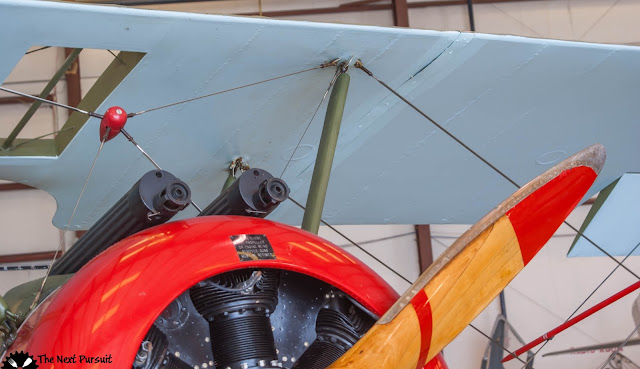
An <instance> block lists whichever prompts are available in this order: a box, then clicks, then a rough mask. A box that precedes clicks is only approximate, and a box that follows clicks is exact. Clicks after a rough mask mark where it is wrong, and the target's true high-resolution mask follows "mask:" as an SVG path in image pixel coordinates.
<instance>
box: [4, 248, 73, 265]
mask: <svg viewBox="0 0 640 369" xmlns="http://www.w3.org/2000/svg"><path fill="white" fill-rule="evenodd" d="M55 253H56V252H55V251H45V252H32V253H26V254H13V255H2V256H0V264H6V263H23V262H29V261H48V260H51V259H53V256H54V255H55ZM60 256H62V251H61V252H59V253H58V258H59V257H60Z"/></svg>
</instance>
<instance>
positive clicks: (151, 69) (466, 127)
mask: <svg viewBox="0 0 640 369" xmlns="http://www.w3.org/2000/svg"><path fill="white" fill-rule="evenodd" d="M27 19H28V22H27V21H26V20H27ZM61 25H62V26H61ZM78 30H82V31H78ZM0 31H1V32H0V34H1V35H3V36H0V48H1V49H2V50H3V54H2V58H0V79H4V78H6V76H7V75H8V74H9V72H10V71H11V69H12V68H13V66H14V65H15V64H16V63H17V62H18V61H19V60H20V58H21V57H22V55H23V54H24V53H25V51H26V50H27V49H28V48H29V47H30V46H32V45H52V46H65V47H85V48H103V49H113V50H125V51H138V52H144V53H146V55H145V56H144V58H143V59H142V61H141V62H140V63H139V64H138V65H137V66H136V67H135V68H134V69H133V71H132V72H131V73H130V74H129V75H128V76H127V77H126V78H125V79H124V80H123V82H122V83H121V84H120V85H119V86H118V87H117V88H116V89H115V90H114V92H113V93H112V94H111V95H110V96H109V97H108V98H107V99H106V100H105V101H104V103H103V104H102V105H101V107H100V108H99V109H98V112H103V111H104V110H106V108H107V107H109V106H112V105H118V106H121V107H123V108H124V109H126V110H127V111H128V112H135V111H139V110H144V109H148V108H152V107H156V106H160V105H163V104H168V103H171V102H175V101H179V100H183V99H188V98H192V97H196V96H199V95H203V94H207V93H211V92H215V91H219V90H224V89H228V88H231V87H235V86H239V85H242V84H246V83H251V82H255V81H259V80H264V79H267V78H271V77H275V76H280V75H283V74H287V73H291V72H295V71H298V70H301V69H305V68H309V67H313V66H316V65H319V64H321V63H323V62H325V61H328V60H331V59H334V58H349V57H350V56H352V55H353V56H355V57H356V58H360V59H361V60H362V61H363V63H364V64H365V65H366V66H367V67H368V68H369V69H370V70H371V71H373V72H374V73H375V74H376V75H378V76H379V77H380V78H381V79H382V80H384V81H386V82H387V83H388V84H390V85H391V86H392V87H394V88H397V89H398V91H399V92H400V93H401V94H403V95H405V96H407V97H408V98H409V99H410V100H411V101H413V102H414V103H415V104H416V105H417V106H418V107H420V108H421V109H423V110H424V111H425V112H426V113H427V114H428V115H430V116H431V117H432V118H433V119H435V120H436V121H437V122H439V123H440V124H443V125H444V126H445V127H447V129H449V130H450V131H451V132H452V133H454V134H455V135H457V136H458V137H459V138H460V139H461V140H463V141H464V142H466V143H467V144H468V145H469V146H470V147H472V148H473V149H474V150H476V151H477V152H478V153H480V154H481V155H482V156H484V157H485V158H486V159H487V160H489V161H490V162H492V163H493V164H494V165H495V166H496V167H498V168H500V169H501V170H502V171H503V172H504V173H506V174H507V175H509V176H511V177H512V178H513V179H514V180H516V181H517V182H518V183H520V184H524V183H526V182H527V181H528V180H530V179H531V178H533V177H534V176H536V175H537V174H539V173H541V172H543V171H544V170H546V169H547V168H549V167H550V166H551V165H553V164H554V163H556V162H557V161H559V160H561V159H563V158H565V157H567V156H569V155H571V154H572V153H574V152H576V151H578V150H580V149H582V148H584V147H586V146H588V145H590V144H592V143H595V142H599V143H602V144H603V145H604V146H605V147H606V148H607V150H608V160H607V164H606V165H605V168H604V170H603V172H602V174H601V176H600V178H599V179H598V181H597V182H596V185H595V186H594V188H593V189H592V190H591V192H590V193H589V196H590V195H591V194H593V193H594V192H595V191H598V190H599V189H600V188H602V187H604V186H606V185H607V184H609V183H610V182H611V181H612V180H614V179H616V178H618V177H620V176H621V175H622V174H623V173H625V172H629V171H640V163H639V162H638V160H637V158H638V157H640V146H639V145H637V143H636V140H637V137H639V133H640V122H639V121H638V118H637V117H638V116H640V114H639V113H640V104H638V96H640V73H637V66H638V65H640V48H635V47H624V46H614V45H596V44H584V43H572V42H561V41H554V40H542V39H528V38H521V37H513V36H492V35H483V34H467V33H458V32H433V31H424V30H411V29H401V28H378V27H366V26H349V25H337V24H320V23H309V22H292V21H278V20H268V19H259V18H241V17H224V16H212V15H199V14H187V13H171V12H158V11H149V10H139V9H128V8H120V7H99V6H89V5H77V4H64V3H56V2H42V1H4V0H0ZM11 35H19V37H16V36H11ZM349 73H350V74H351V77H352V79H351V85H350V88H349V95H348V99H347V105H346V109H345V114H344V120H343V123H342V130H341V133H340V138H339V142H338V149H337V152H336V156H335V161H334V168H333V173H332V175H331V182H330V185H329V190H328V195H327V202H326V205H325V211H324V218H325V219H326V220H327V221H328V222H329V223H332V224H364V223H374V224H375V223H406V224H417V223H473V222H475V221H476V220H477V219H478V218H479V217H481V216H482V215H483V214H484V213H486V212H487V211H488V210H490V209H491V208H492V207H493V206H495V205H496V204H498V203H499V202H500V201H501V200H502V199H503V198H505V197H506V196H507V195H509V194H510V193H511V192H513V191H514V190H515V188H514V187H513V186H512V185H510V184H509V183H508V182H507V181H506V180H504V179H503V178H501V177H500V176H499V175H498V174H496V173H495V172H494V171H492V170H491V169H490V168H489V167H487V166H486V165H485V164H484V163H482V162H481V161H480V160H478V159H477V158H475V157H474V156H473V155H471V154H470V153H468V152H467V151H466V150H465V149H464V148H462V147H461V146H460V145H458V144H457V143H455V142H454V141H453V140H451V139H450V138H449V137H447V136H446V135H444V134H443V133H441V132H440V131H438V130H437V129H436V128H435V127H434V126H433V125H432V124H431V123H429V122H428V121H427V120H426V119H424V118H423V117H422V116H420V115H419V114H417V113H416V112H415V111H413V110H412V109H411V108H409V107H408V106H407V105H406V104H404V103H403V102H401V101H400V100H398V99H397V98H396V97H395V96H393V95H391V94H390V93H389V92H388V91H386V90H385V89H384V88H383V87H382V86H380V85H379V84H378V83H377V82H375V81H374V80H373V79H371V78H370V77H368V76H367V75H365V74H364V73H363V72H362V71H360V70H358V69H355V68H351V69H350V70H349ZM333 74H334V69H332V68H327V69H323V70H315V71H311V72H307V73H303V74H299V75H296V76H292V77H288V78H285V79H280V80H277V81H273V82H269V83H265V84H261V85H258V86H254V87H250V88H246V89H241V90H237V91H234V92H230V93H226V94H222V95H218V96H215V97H211V98H208V99H203V100H199V101H196V102H192V103H187V104H183V105H178V106H175V107H171V108H167V109H163V110H158V111H155V112H151V113H148V114H144V115H141V116H139V117H134V118H132V119H130V120H129V122H128V124H127V129H128V131H129V133H131V134H132V135H133V137H134V138H135V139H136V140H137V141H138V142H139V143H140V145H141V146H142V147H143V148H145V149H146V151H147V152H148V153H149V154H150V155H151V156H152V157H153V158H154V159H155V160H156V161H157V162H158V163H159V164H160V165H161V166H162V167H163V169H166V170H168V171H170V172H173V173H174V174H175V175H177V176H178V177H180V178H181V179H182V180H184V181H186V182H187V183H189V185H190V186H191V188H192V190H193V194H194V196H193V198H194V200H195V202H196V203H198V204H199V205H200V206H201V207H203V206H206V204H207V203H208V202H210V201H211V200H212V199H213V198H215V197H216V195H217V194H218V193H219V191H220V188H221V186H222V184H223V183H224V180H225V178H226V176H227V172H226V171H225V167H227V166H228V164H229V162H230V160H231V159H233V158H234V157H236V156H239V155H242V156H244V157H246V158H248V160H249V164H250V165H251V166H252V167H260V168H263V169H266V170H268V171H270V172H271V173H272V174H273V175H275V176H279V175H280V173H281V172H282V170H283V168H284V167H285V164H286V162H287V160H288V159H289V157H290V156H291V153H292V151H293V148H294V147H295V146H296V144H297V143H298V140H299V139H300V137H301V135H302V133H303V131H304V130H305V128H306V125H307V124H308V122H309V119H310V118H311V115H312V113H313V111H314V110H315V108H316V106H317V104H318V103H319V101H320V99H321V97H322V95H323V94H324V91H325V89H326V88H327V86H328V84H329V81H330V80H331V78H332V77H333ZM325 104H326V102H325ZM323 119H324V107H323V108H321V109H320V112H319V114H318V116H316V118H315V120H314V121H313V123H312V125H311V127H310V129H309V131H308V132H307V133H306V135H305V137H304V139H303V140H302V144H301V146H300V148H299V149H298V151H297V152H296V154H295V157H294V160H293V161H292V162H291V164H290V165H289V167H288V168H287V170H286V172H285V173H284V176H283V178H284V179H285V180H286V181H287V182H288V183H289V185H290V187H291V190H292V195H291V196H292V197H293V198H294V199H296V200H298V201H300V202H304V201H305V198H306V195H307V191H308V187H309V181H310V178H311V173H312V171H313V162H314V158H315V151H316V149H317V144H318V140H319V135H320V131H321V128H322V122H323ZM98 124H99V121H98V120H97V119H95V118H92V119H91V120H90V121H89V122H88V124H86V125H85V126H84V127H83V128H82V129H81V130H80V132H79V133H78V134H77V135H76V136H75V138H74V139H73V140H72V141H71V143H70V144H69V145H68V146H67V148H66V149H65V150H64V152H63V153H62V154H61V155H60V156H59V157H56V158H45V157H40V158H27V157H24V158H19V157H18V158H16V157H0V177H1V178H4V179H9V180H14V181H18V182H23V183H29V184H31V185H34V186H37V187H39V188H42V189H44V190H47V191H48V192H50V193H51V194H52V195H53V196H54V197H55V198H56V200H57V201H58V212H57V213H56V216H55V218H54V223H55V224H56V225H57V226H64V225H66V223H67V221H68V219H69V216H70V214H71V211H72V209H73V206H74V205H75V201H76V199H77V196H78V194H79V192H80V189H81V187H82V183H83V181H84V177H85V176H86V174H87V172H88V170H89V167H90V165H91V161H92V159H93V157H94V155H95V154H96V151H97V149H98V145H99V142H98V133H97V130H98ZM150 169H152V166H151V164H149V163H148V162H147V161H146V159H145V158H144V157H142V156H141V155H140V154H139V153H138V152H137V151H136V150H135V148H134V147H133V146H132V145H131V144H130V143H129V142H128V141H126V139H125V138H124V137H117V138H115V139H114V140H112V141H109V142H108V143H107V144H106V145H105V148H104V151H103V153H102V154H101V156H100V158H99V159H98V162H97V165H96V169H95V172H94V175H93V176H92V178H91V180H90V181H89V184H88V187H87V190H86V193H85V195H84V199H83V200H82V201H81V203H80V205H79V207H78V211H77V213H76V215H75V217H74V221H73V224H72V228H87V227H88V226H90V225H91V224H92V223H93V222H94V221H95V220H96V219H98V218H99V217H100V215H101V214H102V213H104V211H105V210H106V209H107V208H108V207H109V206H110V205H112V204H113V203H114V202H115V201H116V200H117V199H118V198H120V196H122V195H123V194H124V192H125V191H126V190H128V188H129V187H130V186H131V185H132V184H133V183H134V182H135V181H136V180H137V179H138V178H139V177H140V176H141V175H142V174H143V173H145V172H146V171H148V170H150ZM183 213H184V214H183V215H182V216H183V217H186V216H193V215H195V214H196V213H195V211H194V210H193V209H188V210H186V211H185V212H183ZM273 218H274V219H277V220H282V221H285V222H288V223H292V224H297V223H299V222H300V220H301V212H300V210H299V209H297V208H296V207H295V206H294V205H293V204H291V203H290V202H287V203H285V204H284V205H283V206H281V208H280V209H278V210H277V211H276V213H275V214H274V217H273Z"/></svg>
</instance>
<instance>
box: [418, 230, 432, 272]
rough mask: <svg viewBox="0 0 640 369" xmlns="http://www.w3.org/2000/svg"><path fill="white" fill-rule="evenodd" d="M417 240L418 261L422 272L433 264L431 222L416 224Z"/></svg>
mask: <svg viewBox="0 0 640 369" xmlns="http://www.w3.org/2000/svg"><path fill="white" fill-rule="evenodd" d="M416 242H417V244H418V262H419V264H420V273H421V274H422V272H424V271H425V270H426V269H427V268H428V267H429V265H431V264H433V248H432V245H431V226H430V225H429V224H418V225H416Z"/></svg>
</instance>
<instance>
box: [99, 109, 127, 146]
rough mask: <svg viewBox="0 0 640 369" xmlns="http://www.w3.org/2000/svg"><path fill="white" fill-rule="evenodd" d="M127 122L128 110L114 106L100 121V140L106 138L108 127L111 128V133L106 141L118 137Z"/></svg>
mask: <svg viewBox="0 0 640 369" xmlns="http://www.w3.org/2000/svg"><path fill="white" fill-rule="evenodd" d="M126 123H127V112H126V111H124V109H122V108H121V107H119V106H112V107H110V108H109V109H107V111H106V112H105V113H104V117H103V118H102V121H101V122H100V140H102V139H103V138H104V134H105V132H107V127H109V128H111V130H110V131H109V134H108V135H107V139H106V140H105V141H109V140H110V139H112V138H114V137H116V136H117V135H118V133H120V130H121V129H122V128H124V125H125V124H126Z"/></svg>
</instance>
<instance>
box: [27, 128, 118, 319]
mask: <svg viewBox="0 0 640 369" xmlns="http://www.w3.org/2000/svg"><path fill="white" fill-rule="evenodd" d="M110 131H111V128H108V127H107V130H106V132H105V134H104V136H103V137H102V140H101V141H100V147H99V148H98V153H97V154H96V157H95V159H93V163H92V164H91V169H89V173H88V174H87V177H86V179H85V180H84V185H82V190H80V195H79V196H78V200H76V205H75V206H74V207H73V211H72V212H71V216H70V217H69V222H67V225H66V226H65V227H64V230H63V231H62V235H61V236H60V243H59V244H58V247H57V248H56V252H55V253H54V254H53V259H52V260H51V263H50V264H49V268H48V269H47V273H46V274H45V275H44V278H43V279H42V284H41V285H40V288H39V289H38V292H37V293H36V295H35V296H34V298H33V302H32V303H31V306H30V307H29V310H33V309H34V308H35V307H36V305H37V304H38V301H39V300H40V297H41V296H42V291H43V290H44V286H45V284H46V283H47V279H48V278H49V274H50V273H51V265H53V263H55V261H56V259H57V257H58V254H59V253H60V250H61V249H62V245H63V244H64V236H65V235H66V234H67V231H68V230H69V227H71V222H72V221H73V217H74V215H75V214H76V210H78V205H80V200H81V199H82V196H83V195H84V191H85V189H86V188H87V183H89V179H90V178H91V175H92V174H93V169H94V168H95V166H96V162H97V161H98V157H100V153H101V152H102V148H103V147H104V143H105V142H106V141H107V137H108V136H109V132H110Z"/></svg>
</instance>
